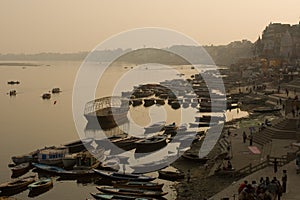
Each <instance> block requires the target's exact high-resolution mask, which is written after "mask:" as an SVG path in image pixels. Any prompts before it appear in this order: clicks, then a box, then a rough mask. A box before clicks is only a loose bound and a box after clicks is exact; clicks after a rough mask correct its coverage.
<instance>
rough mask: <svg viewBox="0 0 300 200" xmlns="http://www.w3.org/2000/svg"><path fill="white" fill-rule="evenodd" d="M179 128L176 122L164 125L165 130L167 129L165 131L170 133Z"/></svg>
mask: <svg viewBox="0 0 300 200" xmlns="http://www.w3.org/2000/svg"><path fill="white" fill-rule="evenodd" d="M177 129H178V126H177V125H176V124H175V122H174V123H172V124H168V125H166V126H165V127H164V130H165V132H164V133H166V134H168V133H171V132H174V131H176V130H177Z"/></svg>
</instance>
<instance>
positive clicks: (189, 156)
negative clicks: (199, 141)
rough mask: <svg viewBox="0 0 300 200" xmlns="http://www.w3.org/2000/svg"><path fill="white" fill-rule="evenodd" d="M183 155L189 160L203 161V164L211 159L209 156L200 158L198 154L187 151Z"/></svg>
mask: <svg viewBox="0 0 300 200" xmlns="http://www.w3.org/2000/svg"><path fill="white" fill-rule="evenodd" d="M182 157H183V158H186V159H188V160H191V161H195V162H198V163H201V164H205V163H206V162H207V161H208V160H209V158H207V157H204V158H200V157H199V156H198V155H196V154H193V153H191V152H187V151H186V152H184V153H183V154H182Z"/></svg>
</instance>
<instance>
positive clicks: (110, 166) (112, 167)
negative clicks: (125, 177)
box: [99, 158, 120, 171]
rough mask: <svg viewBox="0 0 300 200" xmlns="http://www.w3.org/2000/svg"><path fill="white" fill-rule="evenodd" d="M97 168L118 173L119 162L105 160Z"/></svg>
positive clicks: (116, 160)
mask: <svg viewBox="0 0 300 200" xmlns="http://www.w3.org/2000/svg"><path fill="white" fill-rule="evenodd" d="M99 168H101V169H103V170H108V171H119V170H120V160H119V159H118V158H110V159H107V160H105V161H103V162H102V163H101V164H100V166H99Z"/></svg>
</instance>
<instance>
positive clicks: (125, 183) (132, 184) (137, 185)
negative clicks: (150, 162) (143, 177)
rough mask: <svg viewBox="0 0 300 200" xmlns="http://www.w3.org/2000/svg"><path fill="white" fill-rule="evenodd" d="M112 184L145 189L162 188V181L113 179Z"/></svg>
mask: <svg viewBox="0 0 300 200" xmlns="http://www.w3.org/2000/svg"><path fill="white" fill-rule="evenodd" d="M113 185H114V186H115V187H120V188H140V189H145V190H162V187H163V186H164V184H163V183H153V182H134V181H114V182H113Z"/></svg>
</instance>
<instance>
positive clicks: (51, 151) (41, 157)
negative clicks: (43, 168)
mask: <svg viewBox="0 0 300 200" xmlns="http://www.w3.org/2000/svg"><path fill="white" fill-rule="evenodd" d="M67 153H68V149H67V148H66V147H53V148H45V149H42V150H39V151H38V154H37V157H38V162H39V163H41V164H47V165H59V164H62V159H63V157H64V156H65V154H67Z"/></svg>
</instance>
